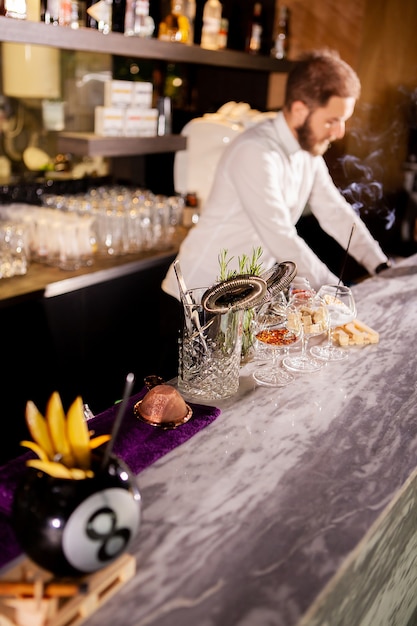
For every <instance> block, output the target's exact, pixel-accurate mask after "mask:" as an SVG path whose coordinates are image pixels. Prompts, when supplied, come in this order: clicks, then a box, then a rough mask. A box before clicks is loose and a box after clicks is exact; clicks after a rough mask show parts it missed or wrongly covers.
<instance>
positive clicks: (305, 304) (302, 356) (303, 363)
mask: <svg viewBox="0 0 417 626" xmlns="http://www.w3.org/2000/svg"><path fill="white" fill-rule="evenodd" d="M290 303H291V306H292V307H293V308H294V320H292V318H291V317H289V318H288V323H289V326H290V327H291V324H292V323H294V324H295V325H297V324H300V325H301V353H299V354H291V355H287V356H286V357H284V359H283V361H282V363H283V365H284V367H286V368H287V369H289V370H291V371H293V372H316V371H317V370H319V369H320V368H321V367H322V366H323V361H317V360H316V359H314V358H313V357H312V356H311V355H310V354H309V353H308V352H307V344H308V340H309V338H310V337H313V336H315V335H320V334H321V333H324V332H327V331H328V328H329V314H328V311H327V308H326V305H325V302H324V301H323V299H322V298H320V297H319V296H318V295H312V296H311V297H308V296H307V295H306V293H302V294H299V295H297V294H295V295H294V296H293V297H292V298H291V301H290Z"/></svg>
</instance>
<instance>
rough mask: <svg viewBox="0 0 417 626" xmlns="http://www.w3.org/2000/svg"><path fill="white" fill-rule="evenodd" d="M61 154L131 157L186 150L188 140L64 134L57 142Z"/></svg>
mask: <svg viewBox="0 0 417 626" xmlns="http://www.w3.org/2000/svg"><path fill="white" fill-rule="evenodd" d="M57 145H58V150H59V151H60V152H64V153H65V152H70V153H72V154H77V155H79V156H90V157H92V156H106V157H117V156H131V155H139V154H158V153H162V152H176V151H177V150H185V149H186V147H187V139H186V137H184V136H182V135H164V136H161V137H101V136H99V135H95V134H94V133H76V132H72V133H70V132H62V133H60V134H59V136H58V140H57Z"/></svg>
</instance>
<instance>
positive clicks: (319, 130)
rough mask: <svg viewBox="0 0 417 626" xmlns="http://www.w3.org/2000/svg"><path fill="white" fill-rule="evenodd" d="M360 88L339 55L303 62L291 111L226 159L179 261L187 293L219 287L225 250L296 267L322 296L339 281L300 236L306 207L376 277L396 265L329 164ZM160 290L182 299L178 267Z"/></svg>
mask: <svg viewBox="0 0 417 626" xmlns="http://www.w3.org/2000/svg"><path fill="white" fill-rule="evenodd" d="M360 90H361V86H360V81H359V78H358V76H357V74H356V73H355V72H354V70H353V69H352V68H351V67H350V66H349V65H348V64H347V63H345V62H344V61H343V60H342V59H341V58H340V56H339V55H338V53H337V52H334V51H330V50H317V51H312V52H309V53H306V54H304V55H303V56H302V57H301V58H300V59H299V61H298V62H297V63H296V64H295V65H294V67H293V69H292V70H291V71H290V73H289V76H288V80H287V85H286V93H285V100H284V107H283V110H282V111H280V112H279V113H277V115H276V117H274V118H272V119H271V118H270V119H267V120H266V121H264V122H261V123H259V124H257V125H255V126H253V127H251V128H249V129H247V130H245V131H244V132H242V133H241V134H240V135H238V136H237V137H236V138H235V139H234V140H233V141H232V142H231V143H230V144H229V146H228V147H227V148H226V149H225V151H224V153H223V155H222V158H221V159H220V161H219V164H218V167H217V170H216V174H215V178H214V181H213V185H212V187H211V191H210V194H209V197H208V199H207V201H206V203H205V205H204V207H203V210H202V213H201V217H200V220H199V222H198V224H197V225H196V226H195V227H194V228H193V229H192V230H191V231H190V232H189V234H188V235H187V237H186V238H185V240H184V241H183V243H182V245H181V248H180V251H179V255H178V259H179V261H180V265H181V269H182V272H183V274H184V278H185V282H186V284H187V285H188V287H190V288H191V287H204V286H209V285H211V284H213V283H214V282H215V281H216V279H217V278H218V275H219V259H218V257H219V253H220V252H221V251H222V250H227V253H228V257H229V258H232V257H234V258H235V259H237V258H238V257H241V256H242V255H244V254H246V255H250V254H251V252H252V250H253V249H255V248H258V247H260V248H262V250H263V256H262V262H263V265H264V267H265V269H267V268H268V267H271V266H272V265H273V264H274V263H275V262H277V261H278V262H282V261H287V260H290V261H294V262H295V263H296V264H297V272H298V274H299V275H300V276H305V277H306V278H308V279H309V280H310V283H311V284H312V286H313V287H315V288H316V289H318V288H319V287H320V286H321V285H322V284H324V283H334V282H335V281H336V282H337V281H338V277H336V276H335V275H334V274H333V272H332V271H331V270H330V269H329V268H328V267H327V265H326V264H325V263H324V262H323V261H322V260H321V259H319V257H318V256H317V255H316V254H315V253H314V252H313V250H312V249H311V248H310V247H309V246H308V245H307V243H306V242H305V240H304V239H302V238H301V237H300V236H299V235H298V233H297V229H296V224H297V222H298V220H299V219H300V217H301V215H302V213H303V211H304V210H305V209H306V207H308V208H309V210H310V211H311V213H312V214H313V215H314V216H315V217H316V218H317V220H318V222H319V224H320V226H321V228H322V229H323V230H324V231H325V232H326V233H327V234H328V235H330V236H331V237H332V238H333V239H335V240H336V241H337V242H338V243H339V244H340V246H342V248H346V246H347V243H348V242H349V253H350V254H351V255H352V257H353V258H354V259H355V260H356V261H357V262H358V263H359V264H360V265H361V266H363V267H364V268H365V269H366V270H367V272H368V273H369V274H375V273H377V272H379V271H381V270H382V269H384V268H386V267H388V266H389V260H388V258H387V256H386V254H385V253H384V252H383V251H382V249H381V247H380V245H379V244H378V242H377V241H376V240H375V239H374V238H373V237H372V235H371V233H370V232H369V230H368V229H367V227H366V225H365V224H364V222H363V221H362V220H361V218H360V217H359V216H358V215H357V213H356V212H355V210H354V209H353V208H352V206H351V205H350V204H349V203H348V202H347V201H346V200H345V198H344V197H343V196H342V194H341V193H340V191H339V190H338V189H337V187H336V186H335V184H334V183H333V180H332V178H331V176H330V173H329V171H328V168H327V165H326V163H325V161H324V158H323V154H324V153H325V152H326V150H327V149H328V148H329V146H330V145H331V143H332V142H334V141H336V140H337V139H341V138H342V137H343V136H344V134H345V124H346V122H347V120H348V119H349V118H350V117H351V116H352V114H353V111H354V107H355V104H356V101H357V99H358V98H359V95H360ZM353 225H354V226H355V227H354V228H353ZM352 230H353V232H352ZM351 234H352V236H351V237H350V235H351ZM162 288H163V290H164V291H165V292H166V293H168V294H170V295H171V296H174V297H175V298H179V292H178V286H177V282H176V277H175V273H174V269H173V267H172V266H171V267H170V268H169V271H168V273H167V276H166V277H165V279H164V281H163V283H162Z"/></svg>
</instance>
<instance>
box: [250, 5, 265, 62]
mask: <svg viewBox="0 0 417 626" xmlns="http://www.w3.org/2000/svg"><path fill="white" fill-rule="evenodd" d="M262 31H263V27H262V4H261V3H260V2H255V4H254V7H253V16H252V20H251V22H250V24H249V28H248V36H247V39H246V52H249V53H250V54H259V52H260V49H261V41H262Z"/></svg>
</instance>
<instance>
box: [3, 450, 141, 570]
mask: <svg viewBox="0 0 417 626" xmlns="http://www.w3.org/2000/svg"><path fill="white" fill-rule="evenodd" d="M93 469H94V476H93V477H91V478H85V479H82V480H69V479H65V478H54V477H52V476H50V475H48V474H45V473H44V472H41V471H39V470H36V469H33V468H27V471H26V472H25V475H24V476H23V478H22V480H21V482H20V483H19V484H18V486H17V489H16V491H15V495H14V501H13V509H12V524H13V528H14V531H15V534H16V538H17V540H18V542H19V544H20V546H21V548H22V549H23V550H24V552H26V554H27V555H28V556H29V557H30V558H31V559H32V561H34V562H35V563H36V564H37V565H39V566H40V567H42V568H44V569H46V570H48V571H50V572H52V573H53V574H54V575H55V576H80V575H83V574H89V573H92V572H95V571H97V570H99V569H102V568H103V567H106V566H107V565H110V563H112V562H113V561H114V560H116V559H117V558H118V557H119V556H120V555H121V554H122V553H124V552H125V551H126V550H127V549H128V547H129V545H130V543H131V541H132V539H133V537H134V536H135V534H136V533H137V531H138V529H139V523H140V514H141V497H140V493H139V489H138V487H137V484H136V478H135V476H134V474H133V473H132V472H131V471H130V469H129V468H128V467H127V466H126V465H125V464H124V463H123V461H121V460H120V459H118V458H117V457H114V456H110V459H109V462H108V464H107V465H106V467H105V468H101V466H100V462H99V459H97V460H96V462H95V465H94V466H93Z"/></svg>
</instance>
